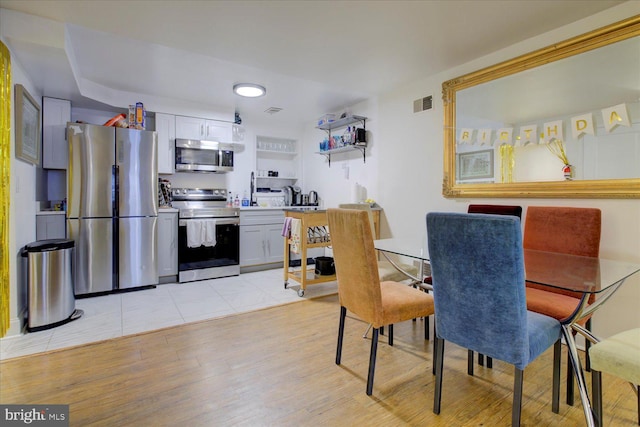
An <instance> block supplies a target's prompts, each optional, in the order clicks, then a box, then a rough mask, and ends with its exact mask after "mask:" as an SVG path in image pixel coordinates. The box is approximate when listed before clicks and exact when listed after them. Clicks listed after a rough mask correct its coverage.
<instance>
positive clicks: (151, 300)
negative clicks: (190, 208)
mask: <svg viewBox="0 0 640 427" xmlns="http://www.w3.org/2000/svg"><path fill="white" fill-rule="evenodd" d="M298 289H300V285H299V284H298V283H297V282H295V281H290V282H289V287H288V288H287V289H285V288H284V281H283V278H282V269H274V270H265V271H260V272H255V273H245V274H241V275H240V276H233V277H223V278H220V279H213V280H202V281H198V282H189V283H170V284H164V285H158V286H157V287H156V288H155V289H148V290H142V291H135V292H126V293H119V294H112V295H105V296H100V297H92V298H83V299H78V300H76V308H78V309H81V310H83V311H84V315H83V316H82V317H81V318H79V319H77V320H74V321H72V322H69V323H67V324H65V325H62V326H58V327H55V328H52V329H48V330H45V331H39V332H32V333H26V334H23V335H19V336H13V337H6V338H2V339H0V360H5V359H10V358H13V357H18V356H24V355H28V354H34V353H40V352H44V351H50V350H55V349H60V348H64V347H71V346H76V345H80V344H86V343H90V342H95V341H102V340H106V339H110V338H116V337H121V336H125V335H131V334H136V333H139V332H145V331H151V330H155V329H161V328H165V327H168V326H174V325H180V324H184V323H189V322H195V321H199V320H205V319H213V318H216V317H223V316H227V315H231V314H237V313H244V312H247V311H253V310H258V309H261V308H265V307H272V306H276V305H281V304H287V303H291V302H298V301H303V300H305V299H308V298H314V297H318V296H322V295H328V294H332V293H337V291H338V287H337V283H336V282H327V283H319V284H314V285H311V286H308V287H307V289H306V291H305V295H304V297H302V298H301V297H299V296H298V294H297V291H298Z"/></svg>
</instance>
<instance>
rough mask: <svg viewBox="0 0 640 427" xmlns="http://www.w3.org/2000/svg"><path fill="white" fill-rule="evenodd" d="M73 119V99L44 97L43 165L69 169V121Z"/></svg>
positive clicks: (46, 167) (48, 167)
mask: <svg viewBox="0 0 640 427" xmlns="http://www.w3.org/2000/svg"><path fill="white" fill-rule="evenodd" d="M70 121H71V101H67V100H66V99H57V98H47V97H43V98H42V167H43V168H44V169H67V165H68V164H69V149H68V147H67V132H66V129H67V122H70Z"/></svg>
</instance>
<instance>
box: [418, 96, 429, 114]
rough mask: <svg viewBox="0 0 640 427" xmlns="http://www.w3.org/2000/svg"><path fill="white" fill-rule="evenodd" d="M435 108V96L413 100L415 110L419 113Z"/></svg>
mask: <svg viewBox="0 0 640 427" xmlns="http://www.w3.org/2000/svg"><path fill="white" fill-rule="evenodd" d="M431 108H433V96H431V95H429V96H425V97H424V98H420V99H416V100H415V101H413V112H414V113H419V112H420V111H425V110H430V109H431Z"/></svg>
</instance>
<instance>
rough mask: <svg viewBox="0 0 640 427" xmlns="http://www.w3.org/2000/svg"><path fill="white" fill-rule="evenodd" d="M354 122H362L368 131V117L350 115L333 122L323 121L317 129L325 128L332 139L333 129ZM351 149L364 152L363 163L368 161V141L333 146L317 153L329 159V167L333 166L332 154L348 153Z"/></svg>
mask: <svg viewBox="0 0 640 427" xmlns="http://www.w3.org/2000/svg"><path fill="white" fill-rule="evenodd" d="M353 123H362V128H363V129H364V131H365V132H366V130H367V118H366V117H363V116H348V117H344V118H341V119H338V120H335V121H333V122H329V123H323V124H321V125H319V126H316V128H317V129H320V130H324V131H326V132H327V134H328V135H329V140H331V131H332V130H333V129H338V128H343V127H346V126H349V125H350V124H353ZM350 151H360V152H361V153H362V161H363V163H366V162H367V143H366V142H364V143H356V144H353V145H351V144H350V145H345V146H344V147H339V148H332V149H331V150H325V151H317V152H316V154H322V155H323V156H325V157H326V158H327V160H328V161H329V167H331V155H332V154H338V153H347V152H350Z"/></svg>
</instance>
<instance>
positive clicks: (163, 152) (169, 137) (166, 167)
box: [156, 113, 176, 174]
mask: <svg viewBox="0 0 640 427" xmlns="http://www.w3.org/2000/svg"><path fill="white" fill-rule="evenodd" d="M156 132H157V133H158V173H167V174H171V173H173V172H174V166H175V153H174V150H175V147H176V116H174V115H173V114H162V113H156Z"/></svg>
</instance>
